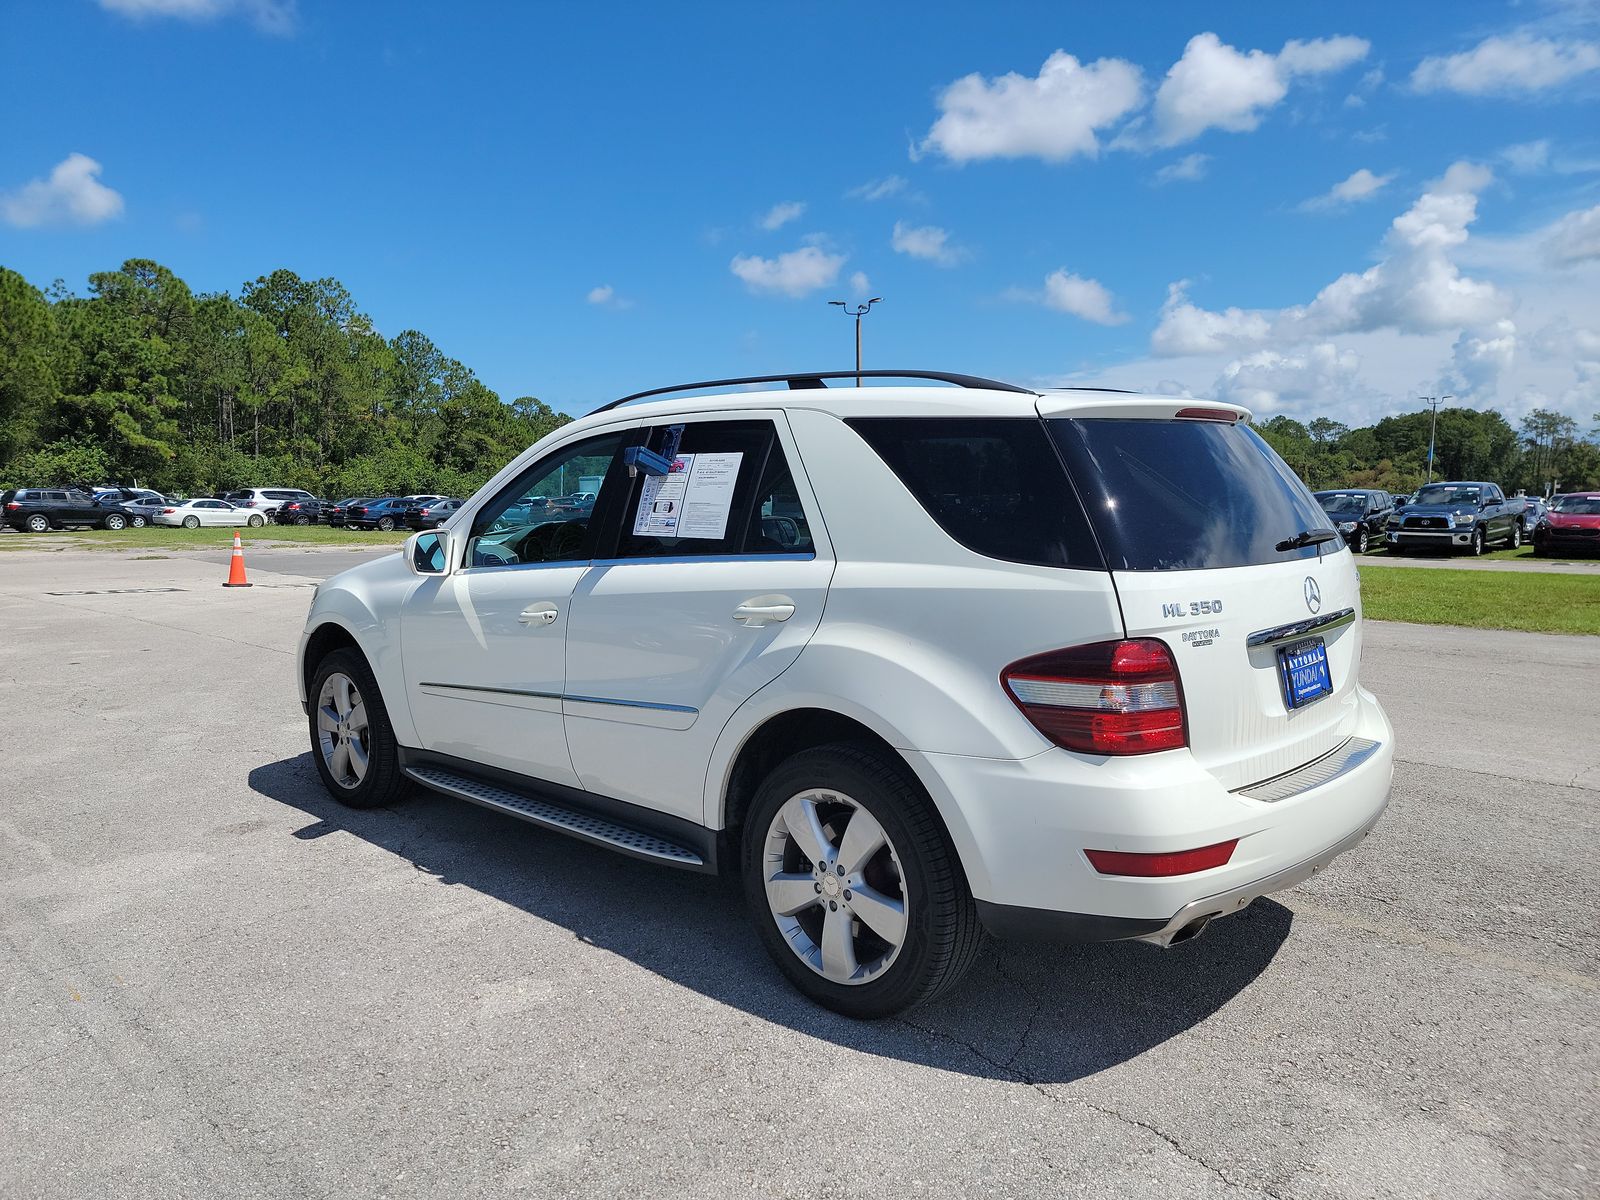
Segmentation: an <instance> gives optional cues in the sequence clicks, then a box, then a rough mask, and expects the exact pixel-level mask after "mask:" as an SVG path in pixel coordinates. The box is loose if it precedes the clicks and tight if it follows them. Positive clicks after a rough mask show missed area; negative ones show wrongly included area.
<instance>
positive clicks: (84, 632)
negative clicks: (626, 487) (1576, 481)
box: [0, 549, 1600, 1197]
mask: <svg viewBox="0 0 1600 1200" xmlns="http://www.w3.org/2000/svg"><path fill="white" fill-rule="evenodd" d="M366 556H367V552H363V551H349V550H337V551H319V550H311V549H304V550H301V549H295V550H281V551H260V552H252V554H251V556H250V568H251V574H252V578H253V579H254V581H255V583H256V584H257V586H256V587H254V588H252V589H250V590H248V591H223V590H222V589H221V588H220V587H219V586H217V585H219V584H220V583H221V581H222V579H223V577H224V575H225V571H226V568H225V566H224V565H223V564H224V562H225V560H226V555H225V554H218V555H212V554H210V553H209V552H207V553H203V554H189V555H183V556H180V557H170V558H143V559H136V558H132V557H127V556H124V555H119V554H109V553H103V552H101V553H95V552H75V551H62V552H41V553H34V552H31V551H20V552H14V553H7V554H6V555H4V556H0V681H3V684H4V691H5V695H6V696H7V699H8V704H7V712H8V716H9V718H10V720H9V721H8V728H7V732H6V735H5V742H6V746H7V758H6V763H5V767H4V770H3V772H0V1028H4V1029H6V1031H7V1034H8V1036H7V1037H6V1038H5V1039H3V1040H0V1192H3V1193H4V1194H6V1195H7V1196H19V1197H22V1196H35V1195H38V1196H68V1195H80V1194H97V1195H104V1196H139V1197H146V1196H168V1195H171V1196H178V1195H261V1196H303V1195H333V1194H380V1195H396V1196H401V1195H405V1196H411V1195H415V1196H429V1195H437V1194H441V1193H444V1192H446V1191H448V1192H450V1193H452V1194H455V1195H497V1196H498V1195H508V1194H526V1195H551V1196H567V1195H612V1194H616V1193H619V1192H624V1191H629V1192H636V1193H639V1194H642V1195H650V1196H659V1195H690V1194H693V1195H723V1194H740V1195H743V1194H759V1195H774V1196H787V1195H827V1196H854V1195H869V1194H870V1195H874V1196H878V1195H884V1194H896V1195H899V1194H907V1195H929V1196H971V1195H1029V1196H1032V1195H1044V1194H1050V1195H1055V1194H1060V1195H1126V1194H1131V1193H1135V1192H1139V1193H1149V1194H1164V1195H1207V1194H1217V1195H1221V1194H1223V1193H1225V1192H1229V1193H1233V1194H1238V1195H1247V1196H1248V1195H1269V1196H1282V1197H1324V1196H1325V1197H1334V1196H1352V1195H1406V1196H1411V1195H1439V1196H1479V1195H1481V1196H1503V1195H1517V1196H1535V1195H1550V1196H1558V1195H1573V1196H1577V1195H1588V1194H1592V1193H1593V1190H1594V1189H1595V1187H1596V1186H1597V1185H1596V1180H1597V1177H1600V1120H1597V1117H1596V1108H1597V1103H1596V1102H1597V1101H1600V1089H1597V1084H1596V1080H1597V1079H1600V1048H1597V1047H1600V1037H1597V1035H1600V923H1597V922H1596V919H1595V913H1596V911H1597V910H1600V866H1597V865H1596V862H1595V856H1594V853H1593V848H1594V847H1595V846H1596V845H1597V844H1600V737H1597V736H1596V735H1595V732H1596V721H1595V718H1594V715H1593V710H1592V693H1593V690H1594V684H1593V681H1594V680H1595V679H1596V678H1597V677H1600V638H1577V637H1558V636H1552V635H1540V634H1520V633H1506V632H1494V631H1487V630H1457V629H1450V628H1441V627H1410V626H1399V625H1379V624H1375V623H1374V624H1371V625H1369V626H1368V628H1367V651H1366V660H1365V664H1364V677H1365V679H1366V682H1367V683H1368V685H1369V686H1370V687H1372V688H1373V690H1375V691H1376V692H1378V694H1379V695H1380V697H1381V698H1382V699H1383V701H1384V702H1385V704H1386V706H1387V707H1388V710H1389V712H1390V715H1391V717H1392V718H1393V720H1394V722H1395V726H1396V733H1397V738H1398V744H1399V757H1400V760H1401V761H1400V764H1399V766H1398V769H1397V773H1396V780H1395V793H1394V801H1393V805H1392V807H1391V810H1390V812H1389V814H1388V816H1387V817H1386V818H1385V820H1384V821H1383V822H1382V823H1381V824H1380V825H1379V827H1378V830H1377V832H1376V833H1375V835H1374V836H1373V837H1372V838H1371V839H1369V841H1368V842H1367V843H1365V844H1364V845H1363V846H1362V847H1360V848H1359V849H1357V850H1356V851H1354V852H1352V853H1351V854H1350V855H1348V856H1346V857H1345V858H1343V859H1341V860H1340V861H1339V862H1338V863H1336V864H1335V866H1334V867H1333V868H1331V869H1330V870H1329V871H1328V872H1327V873H1326V874H1325V875H1323V876H1320V877H1318V878H1317V879H1315V880H1313V881H1312V882H1311V883H1309V884H1307V885H1305V886H1304V887H1302V888H1300V889H1297V890H1296V891H1293V892H1290V893H1287V894H1285V895H1282V896H1280V897H1278V898H1277V899H1276V900H1264V901H1260V902H1258V903H1257V904H1256V905H1255V906H1253V907H1252V909H1250V910H1249V911H1248V912H1247V913H1245V914H1244V915H1242V916H1239V917H1235V918H1230V919H1228V920H1225V921H1220V922H1217V923H1216V924H1214V925H1213V926H1212V928H1211V929H1210V930H1209V931H1208V932H1207V933H1206V935H1205V936H1204V937H1202V938H1201V939H1199V940H1198V941H1196V942H1194V943H1191V944H1189V945H1187V946H1184V947H1181V948H1179V949H1176V950H1174V951H1171V952H1167V953H1162V952H1161V951H1158V950H1155V949H1153V948H1150V947H1145V946H1139V945H1120V946H1105V947H1089V948H1039V947H1028V946H1016V945H999V946H992V947H990V948H989V949H988V950H987V951H985V954H984V957H983V958H982V960H981V961H980V963H979V965H978V967H977V968H976V969H975V970H974V971H973V973H972V975H971V976H970V977H969V979H968V981H967V983H966V984H965V985H964V986H963V987H962V988H961V989H960V990H959V991H957V992H956V993H954V994H953V995H952V996H951V997H949V998H948V999H946V1000H945V1001H943V1002H941V1003H940V1004H939V1005H937V1006H935V1007H930V1008H926V1009H922V1010H918V1011H916V1012H914V1013H912V1014H911V1015H910V1017H909V1019H908V1020H904V1021H888V1022H883V1023H879V1024H875V1025H860V1024H854V1023H851V1022H849V1021H846V1020H843V1019H841V1018H838V1017H836V1016H834V1015H832V1014H830V1013H827V1012H824V1011H822V1010H820V1009H816V1008H814V1007H812V1006H810V1005H809V1004H808V1003H806V1002H805V1001H803V1000H801V999H800V998H798V997H797V996H795V995H794V994H793V993H792V992H791V991H790V990H789V988H788V987H787V986H786V985H785V984H784V983H783V981H782V980H781V979H780V978H779V977H778V975H777V973H776V971H774V970H773V968H772V967H771V965H770V963H769V962H768V960H767V959H766V957H765V955H764V954H763V953H762V951H761V949H760V947H759V946H758V945H757V943H756V940H755V937H754V935H753V934H752V933H751V932H750V931H749V929H748V927H747V925H746V923H745V920H744V917H743V914H742V912H741V909H740V904H739V901H738V898H737V896H736V895H735V892H734V890H733V889H732V888H730V887H728V886H726V885H724V884H721V883H719V882H717V881H715V880H711V879H707V878H704V877H700V876H691V875H684V874H677V873H673V872H668V871H665V870H660V869H656V868H652V867H648V866H644V865H642V864H639V863H636V862H632V861H629V860H623V859H618V858H614V857H612V856H609V855H607V854H605V853H604V852H602V851H598V850H594V849H591V848H589V847H587V846H583V845H580V844H577V843H575V842H571V841H568V840H566V839H562V838H558V837H555V836H553V835H546V834H542V833H539V832H538V831H535V830H533V829H531V828H525V827H522V826H520V825H517V824H514V823H512V822H509V821H507V820H505V819H503V818H501V817H498V816H496V815H494V814H491V813H487V812H483V811H480V810H477V809H474V808H471V807H469V806H466V805H463V804H457V803H454V802H451V801H448V800H445V799H443V798H440V797H436V796H430V795H424V794H421V793H418V794H416V795H414V796H413V797H412V799H410V800H409V801H408V802H407V803H406V804H405V805H403V806H402V807H400V808H398V809H396V810H393V811H378V812H365V813H358V812H352V811H347V810H344V809H342V808H340V807H339V806H337V805H336V804H334V803H333V802H332V801H331V800H329V799H328V797H327V796H326V794H325V793H324V792H323V790H322V788H321V785H320V784H319V783H318V781H317V778H316V775H315V773H314V771H313V770H312V767H311V764H310V761H309V758H308V756H307V754H306V752H305V745H304V743H305V734H304V723H303V718H302V717H301V714H300V711H299V708H298V705H297V704H296V702H295V696H294V684H293V679H292V669H293V665H292V664H293V649H294V644H295V638H296V636H297V634H298V631H299V628H300V625H301V622H302V619H303V617H304V613H305V609H306V606H307V604H308V603H309V599H310V588H311V585H312V584H313V583H314V582H315V580H316V579H318V578H320V577H322V576H324V575H326V574H328V573H331V572H332V571H335V570H339V569H343V568H344V567H345V566H348V565H350V563H351V562H353V561H357V560H358V558H360V557H366Z"/></svg>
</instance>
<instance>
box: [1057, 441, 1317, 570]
mask: <svg viewBox="0 0 1600 1200" xmlns="http://www.w3.org/2000/svg"><path fill="white" fill-rule="evenodd" d="M1046 424H1047V425H1049V426H1050V432H1051V434H1052V435H1053V436H1054V437H1055V439H1056V444H1057V445H1059V446H1060V447H1061V451H1062V454H1063V456H1064V457H1065V458H1066V461H1067V466H1068V468H1069V469H1070V470H1071V472H1072V477H1073V478H1074V479H1075V480H1076V481H1077V482H1078V486H1079V487H1080V488H1081V489H1082V490H1083V494H1084V501H1085V503H1086V504H1087V505H1088V506H1089V511H1090V512H1092V513H1094V514H1095V528H1096V529H1097V531H1098V532H1099V534H1100V540H1101V544H1102V545H1103V546H1104V547H1105V550H1106V560H1107V562H1108V563H1109V564H1110V566H1111V569H1112V570H1115V571H1192V570H1201V569H1205V568H1210V567H1249V566H1260V565H1263V564H1266V563H1277V562H1285V561H1288V560H1291V559H1295V558H1314V557H1316V555H1317V554H1318V552H1319V547H1317V546H1302V547H1298V548H1296V549H1292V550H1279V549H1277V545H1278V543H1280V542H1282V541H1284V540H1286V539H1289V538H1293V537H1294V536H1295V535H1296V534H1297V533H1301V532H1304V531H1307V530H1316V529H1328V528H1329V527H1330V525H1329V519H1328V516H1327V514H1326V513H1324V512H1323V511H1322V508H1321V506H1320V505H1319V504H1318V503H1317V501H1316V500H1315V499H1314V498H1313V497H1312V495H1311V493H1310V492H1308V491H1307V490H1306V487H1305V485H1304V484H1303V483H1301V482H1300V480H1299V479H1298V478H1297V477H1296V476H1295V474H1294V472H1293V471H1291V470H1290V469H1289V468H1288V466H1286V465H1285V464H1284V462H1283V460H1282V459H1281V458H1279V457H1278V456H1277V454H1276V453H1274V451H1273V449H1272V447H1270V446H1268V445H1267V444H1266V442H1264V441H1262V440H1261V438H1260V437H1259V436H1258V435H1257V434H1256V432H1255V431H1254V430H1253V429H1251V428H1250V427H1249V426H1248V425H1234V424H1231V423H1227V422H1222V421H1194V420H1181V421H1178V420H1174V421H1152V420H1118V419H1103V418H1101V419H1076V420H1068V419H1052V420H1050V421H1047V422H1046ZM1338 547H1339V543H1337V542H1329V543H1326V544H1324V545H1322V546H1321V547H1320V551H1321V553H1324V554H1327V553H1331V552H1334V551H1335V550H1336V549H1338Z"/></svg>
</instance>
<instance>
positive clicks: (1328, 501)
mask: <svg viewBox="0 0 1600 1200" xmlns="http://www.w3.org/2000/svg"><path fill="white" fill-rule="evenodd" d="M1317 501H1318V503H1320V504H1321V505H1322V511H1323V512H1325V513H1327V514H1328V515H1329V516H1330V517H1333V516H1352V517H1359V516H1361V515H1362V514H1363V513H1365V512H1366V511H1367V500H1366V497H1365V496H1318V497H1317Z"/></svg>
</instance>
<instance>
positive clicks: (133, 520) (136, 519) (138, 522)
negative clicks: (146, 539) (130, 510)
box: [128, 513, 150, 529]
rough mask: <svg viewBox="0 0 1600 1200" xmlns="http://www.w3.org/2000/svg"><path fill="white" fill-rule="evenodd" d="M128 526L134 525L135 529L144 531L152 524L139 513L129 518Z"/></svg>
mask: <svg viewBox="0 0 1600 1200" xmlns="http://www.w3.org/2000/svg"><path fill="white" fill-rule="evenodd" d="M128 524H129V525H132V526H133V527H134V528H135V529H143V528H144V527H145V526H146V525H148V524H150V522H149V521H147V520H145V519H144V518H143V517H141V516H140V515H139V514H138V513H134V514H133V516H131V517H129V518H128Z"/></svg>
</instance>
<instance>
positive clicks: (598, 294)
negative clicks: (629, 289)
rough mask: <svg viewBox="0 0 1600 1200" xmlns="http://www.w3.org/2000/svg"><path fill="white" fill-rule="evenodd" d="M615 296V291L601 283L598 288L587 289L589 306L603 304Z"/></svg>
mask: <svg viewBox="0 0 1600 1200" xmlns="http://www.w3.org/2000/svg"><path fill="white" fill-rule="evenodd" d="M616 294H617V291H616V289H615V288H614V287H612V286H611V285H610V284H609V283H602V284H601V285H600V286H599V287H592V288H590V289H589V295H588V301H589V303H590V304H605V303H606V302H607V301H609V300H610V299H611V297H613V296H615V295H616Z"/></svg>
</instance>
